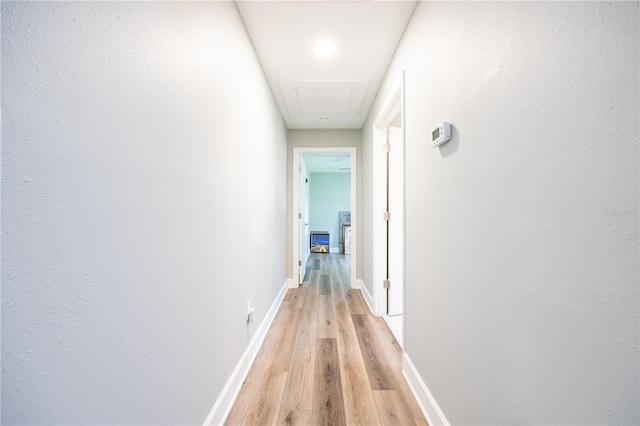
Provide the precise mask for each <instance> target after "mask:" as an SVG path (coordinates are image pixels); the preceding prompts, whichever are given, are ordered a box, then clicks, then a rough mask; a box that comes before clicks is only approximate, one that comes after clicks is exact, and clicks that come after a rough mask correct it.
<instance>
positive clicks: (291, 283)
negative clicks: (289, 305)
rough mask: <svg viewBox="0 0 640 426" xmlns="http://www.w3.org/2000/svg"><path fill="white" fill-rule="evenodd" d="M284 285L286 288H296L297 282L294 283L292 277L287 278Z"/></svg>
mask: <svg viewBox="0 0 640 426" xmlns="http://www.w3.org/2000/svg"><path fill="white" fill-rule="evenodd" d="M285 284H286V286H287V288H298V287H299V286H298V284H296V280H294V279H293V278H288V279H287V281H286V283H285Z"/></svg>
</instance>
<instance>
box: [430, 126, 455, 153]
mask: <svg viewBox="0 0 640 426" xmlns="http://www.w3.org/2000/svg"><path fill="white" fill-rule="evenodd" d="M449 139H451V124H449V123H447V122H446V121H443V122H442V123H440V124H438V125H437V126H436V127H435V128H434V129H433V130H432V131H431V148H435V147H436V146H440V145H442V144H443V143H445V142H446V141H448V140H449Z"/></svg>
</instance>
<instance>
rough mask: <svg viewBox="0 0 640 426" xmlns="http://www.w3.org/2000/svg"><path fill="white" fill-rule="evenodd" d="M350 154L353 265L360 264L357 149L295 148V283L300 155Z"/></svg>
mask: <svg viewBox="0 0 640 426" xmlns="http://www.w3.org/2000/svg"><path fill="white" fill-rule="evenodd" d="M336 152H339V153H349V154H351V264H352V265H357V264H358V244H357V241H358V223H357V221H358V211H357V199H358V193H357V181H358V170H357V164H358V161H357V149H356V147H335V148H331V147H328V148H320V147H294V148H293V154H292V155H293V158H292V161H291V164H292V168H291V176H292V179H291V181H292V182H291V183H292V196H291V231H292V236H293V244H292V250H291V251H292V259H291V260H292V269H291V276H292V277H293V278H292V279H293V280H294V281H295V280H297V277H298V260H299V259H298V257H299V253H298V252H299V242H298V214H297V212H298V207H297V206H299V201H298V199H299V197H300V194H299V192H300V188H299V186H300V185H299V182H298V179H297V178H296V176H298V166H299V165H300V155H301V154H305V153H327V154H330V153H336ZM356 269H357V268H355V267H352V268H351V282H350V285H351V287H352V288H355V286H356V285H357V284H356Z"/></svg>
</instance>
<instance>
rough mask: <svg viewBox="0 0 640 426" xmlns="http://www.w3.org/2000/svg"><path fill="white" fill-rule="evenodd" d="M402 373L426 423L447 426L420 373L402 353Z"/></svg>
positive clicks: (447, 423)
mask: <svg viewBox="0 0 640 426" xmlns="http://www.w3.org/2000/svg"><path fill="white" fill-rule="evenodd" d="M402 373H403V374H404V377H405V378H406V379H407V383H408V384H409V387H410V388H411V391H412V392H413V395H414V396H415V397H416V400H417V401H418V405H419V406H420V409H421V410H422V414H424V417H425V418H426V419H427V423H429V425H430V426H436V425H445V426H449V421H448V420H447V418H446V417H445V416H444V413H443V412H442V410H441V409H440V407H439V406H438V403H437V402H436V400H435V398H434V397H433V395H432V394H431V392H430V391H429V389H428V388H427V385H426V384H425V383H424V380H422V377H421V376H420V373H418V370H416V366H415V365H413V362H411V359H410V358H409V355H408V354H407V353H406V352H404V353H403V354H402Z"/></svg>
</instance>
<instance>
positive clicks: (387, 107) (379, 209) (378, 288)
mask: <svg viewBox="0 0 640 426" xmlns="http://www.w3.org/2000/svg"><path fill="white" fill-rule="evenodd" d="M398 112H400V113H401V116H402V143H403V144H404V145H405V161H404V163H405V164H406V135H407V130H406V127H407V126H406V112H405V94H404V72H403V73H402V80H401V81H400V82H399V84H397V85H396V86H395V88H394V89H393V92H392V94H391V95H390V96H389V98H388V99H387V101H386V102H385V104H384V106H383V107H382V109H381V110H380V113H379V114H378V116H377V117H376V119H375V121H374V122H373V144H372V149H373V200H372V201H373V235H372V237H373V265H374V267H373V286H372V287H373V295H372V296H373V311H374V312H373V314H374V315H376V316H382V315H384V314H385V313H386V309H385V302H386V298H385V293H384V287H383V281H384V279H385V274H386V270H385V265H386V259H385V256H386V252H385V244H386V243H385V235H386V232H385V231H386V224H385V221H384V218H383V212H384V211H385V210H386V190H387V189H386V167H387V166H386V157H385V151H384V145H385V143H386V141H387V127H389V124H390V123H391V121H392V120H393V119H394V118H395V116H396V115H397V114H398ZM402 187H403V191H404V190H405V188H406V171H405V173H404V176H403V184H402ZM405 211H406V198H405ZM392 215H393V213H392ZM402 241H403V243H402V250H403V252H404V253H405V254H406V221H405V229H404V230H403V238H402ZM403 259H405V260H403V265H402V269H403V277H406V275H405V273H406V255H405V256H403ZM405 281H406V278H405V280H403V282H402V283H401V285H402V286H403V290H405V291H403V294H404V300H403V314H404V313H405V309H406V286H405ZM392 285H393V284H392ZM402 323H403V329H404V323H405V315H403V316H402ZM403 336H404V333H403ZM403 340H404V337H403ZM401 346H402V347H403V348H404V342H401Z"/></svg>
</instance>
